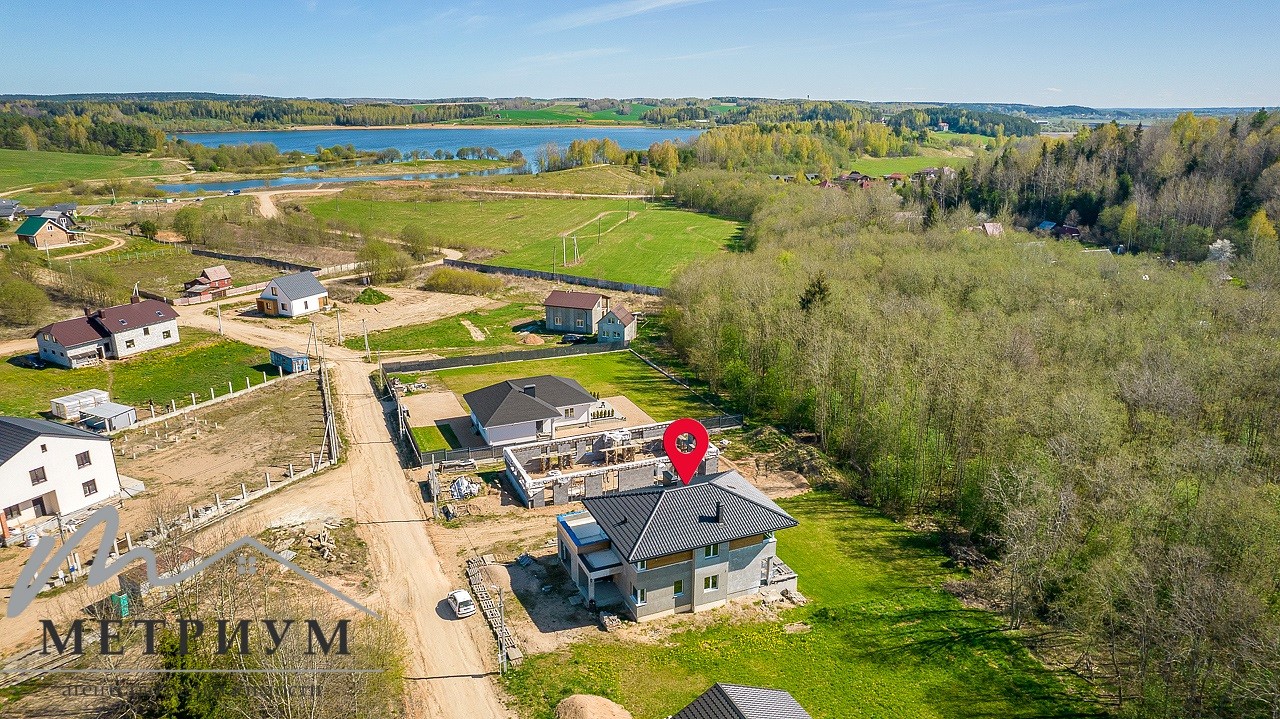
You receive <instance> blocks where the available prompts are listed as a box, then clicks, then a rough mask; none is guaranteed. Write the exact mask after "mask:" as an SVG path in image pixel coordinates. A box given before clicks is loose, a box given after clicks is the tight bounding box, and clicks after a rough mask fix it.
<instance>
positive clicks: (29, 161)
mask: <svg viewBox="0 0 1280 719" xmlns="http://www.w3.org/2000/svg"><path fill="white" fill-rule="evenodd" d="M184 169H185V168H184V167H183V166H182V164H181V163H179V162H176V161H174V160H153V159H150V158H146V157H134V156H108V155H80V154H77V153H72V152H44V151H34V152H33V151H28V150H0V190H7V189H13V188H18V187H27V186H30V185H39V184H41V183H46V182H57V181H59V180H98V179H115V178H125V177H144V176H147V175H161V174H165V173H173V172H182V171H183V170H184Z"/></svg>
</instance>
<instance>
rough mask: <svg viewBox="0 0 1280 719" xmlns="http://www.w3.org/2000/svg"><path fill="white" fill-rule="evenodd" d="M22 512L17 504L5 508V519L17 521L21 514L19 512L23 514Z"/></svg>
mask: <svg viewBox="0 0 1280 719" xmlns="http://www.w3.org/2000/svg"><path fill="white" fill-rule="evenodd" d="M21 511H22V510H21V509H19V508H18V505H16V504H15V505H13V506H12V507H5V508H4V518H5V519H17V518H18V513H19V512H21Z"/></svg>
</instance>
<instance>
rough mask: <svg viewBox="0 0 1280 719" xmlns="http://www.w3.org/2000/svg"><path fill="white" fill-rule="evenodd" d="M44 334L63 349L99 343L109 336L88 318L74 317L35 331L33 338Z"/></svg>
mask: <svg viewBox="0 0 1280 719" xmlns="http://www.w3.org/2000/svg"><path fill="white" fill-rule="evenodd" d="M46 332H47V333H48V334H50V335H52V336H53V341H54V342H57V343H58V344H60V345H62V346H63V347H79V346H80V345H87V344H90V343H92V342H99V341H101V340H102V339H104V338H106V337H108V336H110V335H108V334H107V332H106V331H104V330H103V329H102V327H101V326H99V325H98V323H96V322H93V321H91V320H90V319H89V318H88V317H76V318H74V319H69V320H62V321H61V322H54V323H53V324H51V325H45V326H44V327H41V328H40V329H38V330H36V333H35V335H33V336H39V335H42V334H44V333H46Z"/></svg>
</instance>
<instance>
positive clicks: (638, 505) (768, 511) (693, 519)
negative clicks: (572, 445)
mask: <svg viewBox="0 0 1280 719" xmlns="http://www.w3.org/2000/svg"><path fill="white" fill-rule="evenodd" d="M582 503H583V505H584V506H585V507H586V508H587V511H588V512H590V513H591V516H592V517H595V520H596V523H597V524H599V525H600V529H601V530H602V531H603V532H604V533H605V534H607V535H609V540H610V541H611V542H613V548H614V550H615V551H617V552H618V554H619V555H621V556H622V557H623V558H624V559H626V560H627V561H628V562H639V561H642V560H646V559H653V558H654V557H661V556H663V555H667V554H674V553H676V552H686V551H688V550H690V549H696V548H697V547H705V546H707V545H710V544H719V543H720V542H728V541H730V540H734V539H742V538H743V537H750V536H752V535H755V534H763V533H765V532H774V531H777V530H779V529H786V528H787V527H794V526H796V524H797V522H796V520H795V519H794V518H792V516H791V515H790V514H787V513H786V511H785V510H783V509H782V508H781V507H779V506H778V505H777V504H774V502H773V500H771V499H769V498H768V497H766V496H764V493H763V492H761V491H760V490H758V489H756V488H755V487H753V486H752V485H751V483H750V482H748V481H747V480H746V479H744V478H743V477H742V475H740V474H738V473H737V472H732V471H730V472H721V473H719V474H713V475H708V476H706V477H704V478H698V479H695V480H694V481H693V482H692V483H690V484H686V485H683V486H678V487H653V488H645V489H635V490H631V491H627V492H615V493H613V494H607V495H603V496H600V497H587V498H586V499H584V500H582ZM717 508H718V509H719V521H717V520H716V511H717Z"/></svg>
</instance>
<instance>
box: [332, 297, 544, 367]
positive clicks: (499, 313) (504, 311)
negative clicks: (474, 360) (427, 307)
mask: <svg viewBox="0 0 1280 719" xmlns="http://www.w3.org/2000/svg"><path fill="white" fill-rule="evenodd" d="M542 316H543V309H542V305H540V304H526V303H524V302H517V303H513V304H509V305H504V306H502V307H497V308H494V309H488V310H473V311H471V312H464V313H463V314H460V315H454V316H452V317H443V318H441V319H438V320H434V321H432V322H426V323H424V324H420V325H405V326H402V327H392V328H390V329H385V330H380V331H378V332H371V333H370V334H369V348H370V349H372V350H373V351H375V352H393V351H397V350H431V351H432V352H435V353H436V354H441V355H445V356H451V355H464V354H476V353H478V352H501V351H504V350H509V349H519V348H524V349H533V348H534V347H535V346H534V345H522V344H520V343H519V342H518V340H519V338H520V335H519V334H518V333H517V332H516V331H515V329H514V328H515V327H516V326H525V325H527V324H529V323H530V322H532V321H536V320H540V319H542ZM463 320H466V321H468V322H470V323H471V324H473V325H475V326H476V328H477V329H479V330H481V331H483V332H484V334H485V339H484V341H482V342H477V341H476V340H474V339H472V337H471V332H470V331H468V330H467V328H466V327H465V326H463V324H462V321H463ZM547 337H548V338H550V337H551V335H547ZM548 341H554V340H551V339H549V340H548ZM345 344H346V346H347V347H348V348H350V349H353V350H363V349H364V336H363V335H357V336H354V337H351V338H350V339H348V340H347V341H346V343H345Z"/></svg>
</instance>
